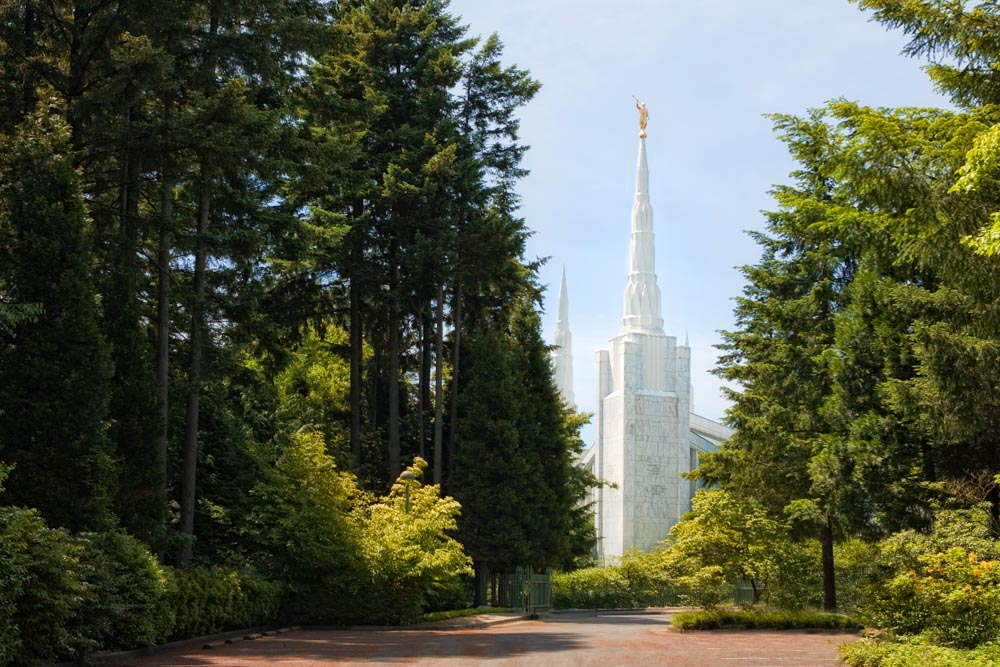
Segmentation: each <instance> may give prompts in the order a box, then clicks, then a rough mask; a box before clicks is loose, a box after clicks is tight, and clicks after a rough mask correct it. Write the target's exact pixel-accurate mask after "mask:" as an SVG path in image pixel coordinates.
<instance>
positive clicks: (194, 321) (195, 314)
mask: <svg viewBox="0 0 1000 667" xmlns="http://www.w3.org/2000/svg"><path fill="white" fill-rule="evenodd" d="M202 178H203V179H204V180H203V183H202V184H201V195H200V197H199V200H198V229H197V239H198V242H197V248H196V250H195V259H194V295H193V297H192V306H191V339H190V345H191V361H190V367H189V370H188V403H187V414H186V415H185V421H184V467H183V474H182V478H181V520H180V532H181V534H182V536H184V537H185V539H184V540H183V542H182V544H181V548H180V553H179V554H178V557H177V564H178V566H180V567H188V566H189V565H190V564H191V551H192V542H193V538H194V505H195V484H196V477H197V474H196V473H197V468H198V416H199V408H200V403H201V370H202V369H201V356H202V347H203V338H204V322H203V319H204V316H205V283H206V280H205V268H206V266H205V265H206V260H207V257H206V255H207V253H208V248H207V245H208V244H207V242H206V240H205V234H206V232H207V229H208V219H209V208H210V203H211V202H210V187H211V182H210V180H209V179H208V177H207V176H205V175H204V172H203V173H202Z"/></svg>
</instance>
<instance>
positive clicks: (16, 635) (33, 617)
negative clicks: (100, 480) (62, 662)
mask: <svg viewBox="0 0 1000 667" xmlns="http://www.w3.org/2000/svg"><path fill="white" fill-rule="evenodd" d="M4 474H5V473H4ZM0 484H2V479H0ZM81 552H82V549H81V546H80V545H79V543H77V542H76V541H74V540H73V539H72V538H71V537H70V535H69V534H68V533H67V532H66V531H65V530H62V529H52V528H49V527H48V526H46V525H45V521H44V520H43V519H42V518H41V517H40V516H39V514H38V512H36V511H34V510H28V509H20V508H16V507H9V506H2V507H0V665H30V664H37V663H52V662H56V661H58V660H59V659H61V658H64V657H67V656H71V655H74V654H76V652H78V651H80V650H83V649H85V648H88V644H87V643H86V642H85V641H84V639H83V637H82V636H81V635H80V633H79V632H78V629H77V627H76V623H77V622H76V619H77V618H78V615H79V614H81V613H83V611H84V609H83V607H82V604H83V601H84V599H85V595H86V594H87V590H86V584H85V583H84V581H83V580H82V577H80V575H79V561H80V556H81Z"/></svg>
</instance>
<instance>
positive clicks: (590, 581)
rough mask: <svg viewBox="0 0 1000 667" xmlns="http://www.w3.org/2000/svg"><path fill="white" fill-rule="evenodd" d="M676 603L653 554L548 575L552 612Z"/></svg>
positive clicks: (628, 555) (632, 555) (673, 588)
mask: <svg viewBox="0 0 1000 667" xmlns="http://www.w3.org/2000/svg"><path fill="white" fill-rule="evenodd" d="M729 590H730V592H732V586H730V587H729ZM678 599H679V598H678V591H677V587H676V586H674V585H673V584H672V583H671V582H670V581H669V580H668V579H667V578H666V576H665V574H664V572H663V568H662V566H661V565H660V555H659V554H658V553H656V552H654V553H639V552H638V551H630V552H628V553H626V554H625V555H624V556H623V557H622V559H621V561H620V562H619V563H617V564H615V565H610V566H608V567H592V568H585V569H582V570H575V571H573V572H556V573H555V574H553V575H552V605H553V606H554V607H555V608H556V609H627V608H635V607H653V606H667V605H673V604H677V602H678Z"/></svg>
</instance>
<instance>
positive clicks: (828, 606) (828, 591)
mask: <svg viewBox="0 0 1000 667" xmlns="http://www.w3.org/2000/svg"><path fill="white" fill-rule="evenodd" d="M819 541H820V548H821V549H822V552H823V609H825V610H826V611H837V580H836V573H835V571H834V563H833V524H832V523H831V522H830V519H829V518H827V520H826V523H825V524H824V525H823V528H822V529H821V532H820V538H819Z"/></svg>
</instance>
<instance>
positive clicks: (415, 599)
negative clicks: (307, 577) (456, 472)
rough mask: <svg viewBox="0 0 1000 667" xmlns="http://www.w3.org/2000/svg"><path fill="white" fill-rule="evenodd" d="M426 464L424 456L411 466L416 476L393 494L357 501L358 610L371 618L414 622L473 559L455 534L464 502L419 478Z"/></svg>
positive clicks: (457, 580) (396, 486) (468, 572)
mask: <svg viewBox="0 0 1000 667" xmlns="http://www.w3.org/2000/svg"><path fill="white" fill-rule="evenodd" d="M426 467H427V464H426V463H425V462H424V461H423V460H422V459H420V458H418V459H417V460H416V462H415V463H414V465H413V467H411V468H410V469H409V471H410V472H411V473H413V475H414V477H415V479H412V480H409V481H397V482H396V484H394V485H393V487H392V490H391V491H390V493H389V495H388V496H386V497H385V498H380V499H379V501H378V502H374V503H370V504H365V505H361V506H359V507H358V508H357V509H356V510H355V511H354V513H353V518H354V520H355V522H356V524H357V526H358V530H357V534H358V535H359V537H360V540H359V545H358V546H359V554H360V561H361V563H360V564H361V572H360V574H359V576H358V579H357V584H358V587H359V590H358V592H359V600H360V601H363V602H361V603H360V604H359V603H356V604H355V609H356V610H357V613H359V614H361V615H362V616H363V618H362V620H363V621H364V622H367V623H412V622H414V621H416V620H417V618H418V617H419V616H420V614H421V612H423V611H424V609H425V607H426V604H427V601H428V596H429V595H430V594H432V593H434V592H445V591H449V590H451V589H454V588H455V587H456V586H457V585H460V584H461V576H462V575H471V574H472V567H471V566H472V562H471V561H470V560H469V558H468V556H466V555H465V552H464V551H463V549H462V545H461V544H459V543H458V542H457V541H456V540H455V539H454V538H452V537H450V536H449V533H450V532H453V531H454V530H455V529H456V518H457V517H458V515H459V512H460V511H461V507H460V505H459V504H458V503H457V502H456V501H455V500H454V499H452V498H449V497H444V498H442V497H441V495H440V489H439V487H438V486H436V485H435V486H423V485H421V484H420V483H419V482H418V481H417V479H418V478H419V477H420V476H421V475H422V474H423V471H424V469H425V468H426Z"/></svg>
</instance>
